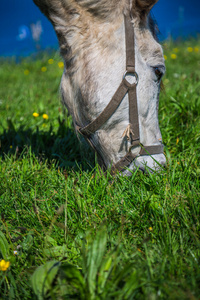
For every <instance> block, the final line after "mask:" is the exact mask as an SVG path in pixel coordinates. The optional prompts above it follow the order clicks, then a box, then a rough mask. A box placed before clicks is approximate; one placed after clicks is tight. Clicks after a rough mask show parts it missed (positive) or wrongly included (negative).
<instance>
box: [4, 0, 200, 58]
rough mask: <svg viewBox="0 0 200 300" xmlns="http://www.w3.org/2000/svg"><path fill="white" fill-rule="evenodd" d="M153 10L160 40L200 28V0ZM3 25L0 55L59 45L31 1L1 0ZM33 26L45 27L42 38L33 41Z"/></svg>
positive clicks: (168, 1) (177, 0) (168, 0)
mask: <svg viewBox="0 0 200 300" xmlns="http://www.w3.org/2000/svg"><path fill="white" fill-rule="evenodd" d="M152 12H153V16H154V17H155V19H156V20H157V23H158V25H159V28H160V32H161V33H160V36H159V38H160V40H164V39H167V38H170V37H173V38H174V39H176V38H178V37H183V38H186V37H188V36H191V35H192V36H196V35H197V34H198V32H199V31H200V1H197V0H190V1H188V0H160V1H159V2H158V3H157V4H156V5H155V7H154V8H153V11H152ZM0 24H1V26H0V55H1V56H12V55H16V56H24V55H29V54H30V53H32V52H35V51H38V50H40V49H45V48H47V47H49V48H58V43H57V39H56V35H55V33H54V31H53V27H52V25H51V24H50V22H49V21H48V20H47V19H46V18H45V17H44V16H43V15H42V14H41V12H40V11H39V9H38V8H37V7H36V6H35V5H34V3H33V2H32V0H0ZM31 24H32V25H31ZM36 24H37V26H36ZM33 27H34V28H36V27H37V28H39V30H38V29H37V30H36V31H37V33H40V31H41V29H42V32H41V34H39V36H40V38H39V39H37V38H36V39H35V40H34V38H33V29H31V28H33Z"/></svg>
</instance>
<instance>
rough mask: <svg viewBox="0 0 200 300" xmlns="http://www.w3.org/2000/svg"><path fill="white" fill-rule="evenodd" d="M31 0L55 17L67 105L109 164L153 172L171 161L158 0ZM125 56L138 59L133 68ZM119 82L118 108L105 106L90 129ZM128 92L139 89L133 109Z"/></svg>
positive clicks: (80, 127) (119, 168)
mask: <svg viewBox="0 0 200 300" xmlns="http://www.w3.org/2000/svg"><path fill="white" fill-rule="evenodd" d="M33 1H34V2H35V4H36V5H38V6H39V8H40V9H41V11H42V12H43V13H44V14H45V15H46V16H47V17H48V18H49V20H50V21H51V22H52V24H53V26H54V29H55V31H56V34H57V37H58V40H59V44H60V51H61V55H62V57H63V59H64V62H65V69H64V73H63V76H62V80H61V93H62V99H63V103H64V104H65V105H66V106H67V109H68V111H69V113H70V114H71V115H72V117H73V121H74V124H75V126H76V128H77V129H78V131H79V132H81V133H82V134H83V135H84V137H86V139H87V140H88V141H89V143H90V144H91V145H92V147H93V148H95V150H96V151H97V153H98V156H99V157H100V161H101V162H103V164H104V166H105V167H106V168H109V167H111V166H113V167H114V169H118V170H119V171H122V172H123V173H124V174H130V171H129V170H134V169H135V168H137V167H139V168H140V169H141V170H146V169H147V168H148V169H149V170H151V171H153V170H157V169H159V168H160V166H161V165H165V162H166V160H165V156H164V154H163V150H162V137H161V133H160V129H159V123H158V102H159V92H160V82H161V78H162V76H163V74H164V72H165V64H164V58H163V51H162V48H161V46H160V44H159V43H158V42H157V41H156V38H155V28H154V24H153V22H152V20H151V18H150V15H149V12H150V10H151V8H152V7H153V5H154V4H155V3H156V2H157V1H158V0H33ZM124 16H125V17H124ZM125 19H126V20H127V21H124V20H125ZM126 22H128V25H126ZM130 24H131V25H130ZM126 26H128V29H126V28H125V27H126ZM130 27H132V28H130ZM127 36H128V37H127ZM130 45H132V46H130ZM129 47H130V48H131V50H130V51H129V50H127V48H129ZM128 53H129V54H128ZM127 56H128V57H129V58H127ZM127 60H129V61H131V60H132V62H131V64H132V65H133V66H132V67H131V68H132V69H130V70H129V69H127V68H128V67H127V65H128V64H129V62H127ZM124 74H125V75H124ZM123 75H124V77H123ZM122 78H123V79H122ZM121 84H122V85H123V86H126V87H127V91H126V92H125V91H124V92H123V93H122V92H121V94H122V95H121V99H118V103H117V105H116V109H114V111H110V110H109V109H107V108H106V110H107V117H106V116H103V122H100V123H99V126H97V124H95V126H94V127H95V129H94V128H93V129H91V128H87V126H88V124H89V125H90V124H91V123H92V122H93V121H94V123H95V122H96V119H97V118H98V117H99V116H100V115H101V114H102V111H103V110H104V109H105V107H106V106H107V105H109V103H110V101H111V99H113V95H115V93H116V91H117V90H118V89H119V87H120V85H121ZM136 85H137V87H136ZM129 86H130V89H129ZM129 91H132V94H133V95H134V93H135V96H133V98H134V99H133V100H131V101H132V102H133V106H134V107H135V112H134V109H133V106H132V109H131V104H130V99H129V98H130V97H131V96H130V95H129ZM119 93H120V91H119ZM130 94H131V93H130ZM117 98H120V96H117ZM110 106H111V107H113V104H112V103H111V105H110ZM111 110H112V108H111ZM130 112H131V113H130ZM131 114H132V115H131ZM130 119H131V121H130ZM133 123H135V125H134V124H133ZM137 124H138V125H137ZM87 129H88V130H89V129H90V130H91V131H89V132H88V130H87ZM137 131H138V136H139V137H137V133H136V132H137ZM136 140H137V141H136ZM156 147H157V148H156ZM127 158H128V159H127ZM130 158H131V159H130ZM124 160H125V161H126V163H125V164H123V163H122V161H124ZM127 168H128V169H129V170H128V169H127Z"/></svg>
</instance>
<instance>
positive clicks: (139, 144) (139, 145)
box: [128, 143, 144, 157]
mask: <svg viewBox="0 0 200 300" xmlns="http://www.w3.org/2000/svg"><path fill="white" fill-rule="evenodd" d="M134 147H144V146H143V145H142V144H141V143H138V144H137V145H131V146H130V147H129V149H128V152H131V150H132V148H134ZM138 156H140V153H138V154H137V156H136V157H138Z"/></svg>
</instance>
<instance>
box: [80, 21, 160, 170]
mask: <svg viewBox="0 0 200 300" xmlns="http://www.w3.org/2000/svg"><path fill="white" fill-rule="evenodd" d="M124 23H125V39H126V72H125V73H124V76H123V79H122V82H121V84H120V85H119V87H118V89H117V91H116V92H115V94H114V95H113V97H112V99H111V101H110V102H109V103H108V105H107V106H106V107H105V108H104V110H103V111H102V112H101V114H100V115H99V116H98V117H97V118H96V119H95V120H94V121H92V122H91V123H89V124H88V125H87V126H85V127H82V128H81V127H79V126H76V128H77V130H78V132H79V133H81V134H82V135H83V136H84V137H85V138H86V139H87V141H88V142H89V144H90V145H91V146H92V148H93V149H94V150H95V151H97V149H96V148H95V146H94V145H93V143H92V141H91V139H90V136H91V134H93V133H95V132H96V131H97V130H98V129H99V128H100V127H101V126H102V125H103V124H105V123H106V122H107V121H108V119H109V118H110V117H111V116H112V115H113V113H114V112H115V111H116V110H117V108H118V106H119V105H120V103H121V102H122V100H123V99H124V97H125V95H126V94H127V93H128V99H129V126H130V136H131V146H130V148H129V152H128V153H127V154H126V155H125V156H124V157H123V158H122V159H121V160H119V161H118V162H117V163H116V164H115V165H113V166H112V168H111V172H112V173H116V171H122V170H123V169H125V168H126V167H128V166H129V165H130V164H131V162H132V161H133V160H134V159H135V158H136V157H137V156H140V155H152V154H160V153H162V152H163V145H161V144H160V145H152V146H145V147H144V146H143V145H141V143H140V133H139V117H138V105H137V94H136V86H137V83H138V75H137V73H136V71H135V37H134V28H133V24H132V22H131V17H130V15H124ZM127 76H132V77H135V82H134V83H130V82H129V81H128V80H127V79H126V78H127ZM137 146H140V147H141V149H140V152H139V154H138V155H135V154H133V153H132V152H131V149H132V148H133V147H137ZM97 152H98V151H97Z"/></svg>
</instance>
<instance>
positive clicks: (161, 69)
mask: <svg viewBox="0 0 200 300" xmlns="http://www.w3.org/2000/svg"><path fill="white" fill-rule="evenodd" d="M153 69H154V72H155V74H156V77H157V80H158V81H159V80H161V78H162V76H163V74H164V72H165V68H164V67H163V66H157V67H153Z"/></svg>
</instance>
